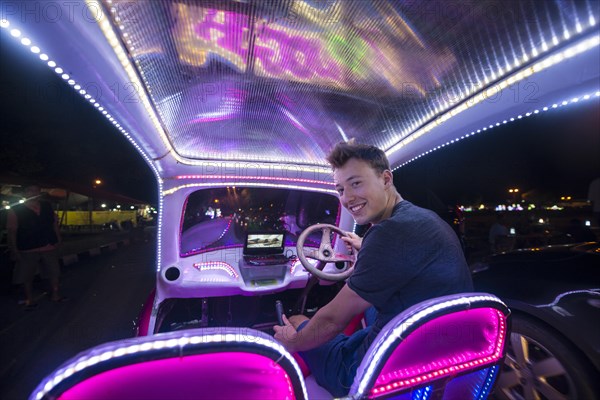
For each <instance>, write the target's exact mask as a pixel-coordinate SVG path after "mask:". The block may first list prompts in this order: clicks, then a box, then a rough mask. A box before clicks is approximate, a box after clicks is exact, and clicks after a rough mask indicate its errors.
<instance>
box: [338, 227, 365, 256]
mask: <svg viewBox="0 0 600 400" xmlns="http://www.w3.org/2000/svg"><path fill="white" fill-rule="evenodd" d="M340 239H342V240H343V241H344V242H345V243H346V248H347V249H348V252H349V253H350V254H356V253H358V251H359V250H360V248H361V246H362V238H361V237H360V236H358V235H357V234H356V233H354V232H346V236H340Z"/></svg>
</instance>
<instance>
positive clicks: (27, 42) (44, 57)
mask: <svg viewBox="0 0 600 400" xmlns="http://www.w3.org/2000/svg"><path fill="white" fill-rule="evenodd" d="M10 26H11V23H10V21H9V20H7V19H2V20H0V28H2V29H8V28H9V27H10ZM9 32H10V35H11V36H12V37H13V38H14V39H15V40H18V39H19V38H21V39H20V42H21V44H22V45H23V46H27V47H29V49H30V50H31V52H32V53H34V54H39V58H40V60H41V61H43V62H45V63H46V64H47V65H48V67H50V68H52V69H53V70H54V72H56V73H57V74H61V78H62V79H63V80H65V81H66V82H67V83H68V84H69V85H70V86H71V87H73V89H74V90H75V91H77V92H78V93H79V94H80V95H81V96H82V97H83V98H84V99H86V100H87V101H89V102H90V103H91V104H92V105H93V106H94V107H95V108H96V109H97V110H98V111H99V112H101V113H102V115H104V116H105V117H106V118H107V119H108V120H109V121H110V122H112V124H113V125H114V126H115V127H116V128H117V129H118V130H119V131H120V132H121V133H122V134H123V135H124V136H125V137H126V138H127V140H128V141H129V142H130V143H131V144H132V145H133V146H134V147H135V149H136V150H137V151H138V152H139V153H140V154H141V156H142V157H143V158H144V160H145V161H146V164H148V166H149V167H150V169H151V170H152V172H153V173H154V176H155V177H156V180H157V182H158V192H159V193H162V191H163V180H162V178H161V177H160V174H159V172H158V170H157V169H156V166H155V165H154V162H153V161H152V159H151V158H150V157H149V156H148V155H147V154H146V152H145V151H144V150H143V149H142V148H141V147H140V146H139V145H138V144H137V142H136V141H135V139H134V138H133V137H132V136H131V135H130V134H129V132H128V131H127V130H126V129H125V128H124V127H123V126H121V124H120V123H119V122H118V121H117V120H116V119H115V118H114V117H113V116H112V115H111V114H109V113H108V111H107V110H106V109H105V108H104V107H103V106H102V104H100V103H99V102H98V101H97V100H96V99H94V98H93V97H92V96H91V95H90V94H88V93H87V92H86V91H85V90H84V89H82V88H81V85H79V84H78V83H77V81H75V79H73V78H72V77H71V76H69V75H68V74H66V73H64V71H63V69H62V68H61V67H60V66H59V64H58V63H57V62H56V61H54V60H52V59H51V58H50V56H49V55H48V54H46V53H44V52H42V50H41V49H40V48H39V47H38V46H36V45H34V43H32V41H31V39H29V38H27V37H25V36H24V35H23V33H22V32H21V31H20V30H19V29H16V28H15V29H11V30H10V31H9ZM158 202H159V205H158V232H157V267H156V269H157V270H159V268H160V259H161V236H162V229H161V227H162V219H163V216H162V213H163V199H162V197H161V196H159V199H158Z"/></svg>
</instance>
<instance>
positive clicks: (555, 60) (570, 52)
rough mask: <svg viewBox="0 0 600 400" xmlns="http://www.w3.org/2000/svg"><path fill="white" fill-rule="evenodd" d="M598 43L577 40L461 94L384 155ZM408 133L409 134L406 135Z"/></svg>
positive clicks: (594, 39)
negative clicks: (452, 104) (474, 91)
mask: <svg viewBox="0 0 600 400" xmlns="http://www.w3.org/2000/svg"><path fill="white" fill-rule="evenodd" d="M599 44H600V35H594V36H592V37H590V38H588V39H584V40H582V41H581V42H579V43H577V44H574V45H572V46H569V47H567V48H566V49H564V50H563V51H561V52H559V53H557V54H554V55H549V56H547V57H546V58H544V59H543V60H540V61H538V62H537V63H535V64H533V65H531V66H529V67H527V68H524V69H522V70H520V71H519V72H516V73H514V74H512V75H511V76H509V77H507V78H505V79H503V80H502V81H500V82H499V83H497V84H495V85H493V86H491V87H489V88H487V89H485V90H481V91H480V92H479V93H478V94H476V95H474V96H473V97H471V98H468V99H467V100H464V99H465V98H466V96H462V97H461V100H463V101H462V103H460V104H459V105H458V106H457V107H454V108H453V109H452V110H450V111H448V112H446V113H445V114H443V115H441V116H440V117H439V118H436V120H435V121H432V122H430V123H428V124H427V125H425V126H424V127H423V128H421V129H419V130H417V131H416V132H414V133H412V134H411V132H410V130H406V131H404V132H403V133H402V134H401V135H400V137H399V138H396V139H395V140H400V142H398V143H396V144H395V145H392V144H388V146H391V147H390V148H389V149H388V150H386V155H387V156H388V157H389V156H391V155H392V154H394V153H395V152H396V151H398V150H400V149H401V148H402V147H404V146H406V145H408V144H409V143H411V142H412V141H414V140H416V139H418V138H419V137H421V136H423V135H425V134H426V133H428V132H430V131H431V130H433V129H434V128H437V127H438V126H440V125H442V124H443V123H445V122H446V121H448V120H449V119H450V118H452V117H455V116H456V115H458V114H460V113H461V112H463V111H465V110H467V109H469V108H471V107H473V106H474V105H476V104H478V103H481V102H482V101H484V100H486V99H488V98H493V96H496V95H498V94H499V93H501V92H502V91H503V90H504V89H506V88H508V87H509V86H511V85H513V84H515V83H517V82H520V81H522V80H523V79H525V78H528V77H530V76H532V75H534V74H536V73H538V72H540V71H543V70H545V69H547V68H549V67H551V66H553V65H556V64H559V63H561V62H563V61H565V60H568V59H570V58H572V57H574V56H576V55H579V54H582V53H585V52H586V51H589V50H591V49H593V48H595V47H597V46H598V45H599ZM532 56H533V55H532ZM486 83H487V81H486ZM449 106H450V104H447V105H446V107H445V109H447V108H448V107H449ZM440 111H442V110H436V112H440ZM434 115H435V114H429V115H427V116H425V117H424V118H421V120H420V121H418V122H417V123H415V124H414V125H413V126H418V125H421V124H422V123H425V121H427V120H429V119H430V118H433V116H434ZM409 134H410V136H408V135H409ZM407 136H408V137H407ZM404 138H405V139H404ZM456 140H460V139H456ZM456 140H455V141H456ZM392 142H393V141H392ZM447 144H448V143H447ZM385 147H387V146H385Z"/></svg>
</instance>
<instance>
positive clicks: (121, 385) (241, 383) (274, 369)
mask: <svg viewBox="0 0 600 400" xmlns="http://www.w3.org/2000/svg"><path fill="white" fill-rule="evenodd" d="M306 397H307V395H306V387H305V384H304V380H303V377H302V373H301V372H300V368H299V367H298V364H297V363H296V362H295V360H294V359H293V357H292V356H291V355H290V354H289V353H288V352H287V351H286V350H285V349H284V348H283V346H281V345H280V344H279V343H278V342H277V341H276V340H274V339H273V338H272V337H271V336H269V335H267V334H265V333H262V332H259V331H256V330H253V329H249V328H203V329H193V330H185V331H177V332H170V333H164V334H157V335H153V336H144V337H136V338H132V339H125V340H119V341H116V342H111V343H106V344H103V345H100V346H97V347H94V348H92V349H90V350H88V351H85V352H82V353H80V354H79V355H77V356H76V357H74V358H72V359H71V360H69V361H67V362H66V363H64V364H63V365H62V366H61V367H59V368H58V369H57V370H56V371H55V372H53V373H52V374H50V375H49V376H48V377H47V378H46V379H44V380H43V381H42V383H40V385H38V387H37V388H36V389H35V391H34V392H33V393H32V394H31V396H30V400H34V399H35V400H41V399H60V400H71V399H86V400H93V399H98V400H100V399H102V400H110V399H113V400H116V399H119V400H125V399H147V400H151V399H156V400H164V399H207V400H208V399H210V400H213V399H242V398H243V399H255V400H264V399H306Z"/></svg>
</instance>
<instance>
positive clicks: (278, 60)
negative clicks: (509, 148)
mask: <svg viewBox="0 0 600 400" xmlns="http://www.w3.org/2000/svg"><path fill="white" fill-rule="evenodd" d="M44 4H46V3H44V2H34V1H25V2H23V3H22V4H20V5H19V6H14V4H13V6H11V7H5V8H4V15H3V18H4V20H3V27H5V28H7V30H8V31H11V30H12V29H18V30H20V31H21V36H20V37H23V36H25V35H27V38H28V39H30V41H31V45H32V46H33V45H35V46H38V47H39V48H40V49H41V52H43V53H44V54H47V55H48V56H49V58H50V60H49V61H54V62H55V63H56V66H55V67H53V68H62V71H60V73H61V74H62V73H65V72H66V73H67V74H68V76H67V77H64V76H63V77H64V78H65V80H66V81H69V80H71V81H70V82H69V83H70V84H71V85H72V86H74V87H75V88H76V90H80V91H81V90H85V92H82V94H83V95H84V96H87V97H86V100H88V101H90V102H91V103H93V104H94V106H95V107H97V108H98V109H99V111H100V112H104V113H105V114H107V115H108V118H109V119H111V120H112V121H113V123H114V124H115V125H116V127H117V128H118V129H119V130H121V131H122V132H123V133H124V134H126V135H127V136H128V137H129V138H130V140H131V141H132V142H133V143H134V144H135V145H136V146H137V147H138V148H139V150H140V152H142V154H143V155H144V156H145V157H146V159H147V161H148V163H149V164H150V165H151V166H152V167H153V168H154V169H155V171H156V173H157V175H158V176H160V177H161V178H169V177H175V176H181V175H184V174H191V173H198V174H211V173H215V171H216V170H215V164H213V162H216V161H218V160H220V161H222V160H229V161H231V162H240V163H241V162H249V161H251V162H260V163H267V164H277V165H288V166H289V165H295V166H297V167H298V168H317V169H318V168H321V167H323V166H325V165H326V162H325V155H326V154H327V152H328V151H329V149H330V148H331V147H332V146H333V145H334V144H335V143H336V142H339V141H341V140H346V139H348V138H352V137H353V138H356V139H357V140H358V141H359V142H362V143H369V144H374V145H377V146H379V147H381V148H383V149H385V150H386V152H387V154H388V156H389V157H390V160H391V161H392V163H393V165H394V166H399V165H401V164H403V163H405V162H407V161H410V160H411V159H413V158H414V157H418V156H420V155H422V154H426V153H427V152H429V151H431V150H433V149H435V148H437V147H439V146H442V145H445V144H447V143H451V142H454V141H455V140H460V139H461V138H464V137H466V136H469V135H470V134H472V133H477V131H478V130H479V131H481V130H484V128H485V129H488V128H489V127H493V126H495V125H496V124H502V123H507V121H510V119H511V118H513V119H514V118H519V115H521V116H524V115H526V113H534V112H542V111H543V110H544V109H543V107H548V108H552V106H553V105H555V106H562V102H563V101H567V102H569V101H571V100H572V99H573V98H574V97H575V98H577V99H579V98H583V96H586V95H587V96H588V97H589V96H590V95H591V96H592V97H593V96H597V92H598V89H599V86H600V85H599V83H598V80H599V76H600V71H599V61H598V60H599V59H600V52H599V50H598V48H599V46H598V44H599V29H598V20H599V19H600V15H599V14H600V12H599V9H598V8H599V6H598V2H596V1H593V0H581V1H580V0H577V1H575V0H562V1H541V0H521V1H491V0H478V1H464V2H463V1H457V2H448V1H447V0H443V1H427V2H420V1H412V0H406V1H384V0H375V1H363V0H337V1H335V0H328V1H310V0H304V1H301V0H282V1H266V0H264V1H259V0H257V1H249V0H245V1H241V0H240V1H233V0H232V1H192V0H176V1H139V2H131V1H130V0H113V1H111V0H105V1H102V2H96V1H88V2H81V3H77V2H51V4H52V7H53V8H52V9H50V6H49V5H46V6H45V5H44ZM36 7H37V10H38V16H39V15H42V16H43V17H42V18H35V15H32V13H28V12H27V10H31V9H35V8H36ZM53 16H57V17H56V18H54V17H53ZM11 33H12V31H11ZM13 36H14V35H13ZM32 51H33V50H32ZM44 61H46V60H44ZM228 168H231V167H228ZM221 172H222V171H221Z"/></svg>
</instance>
